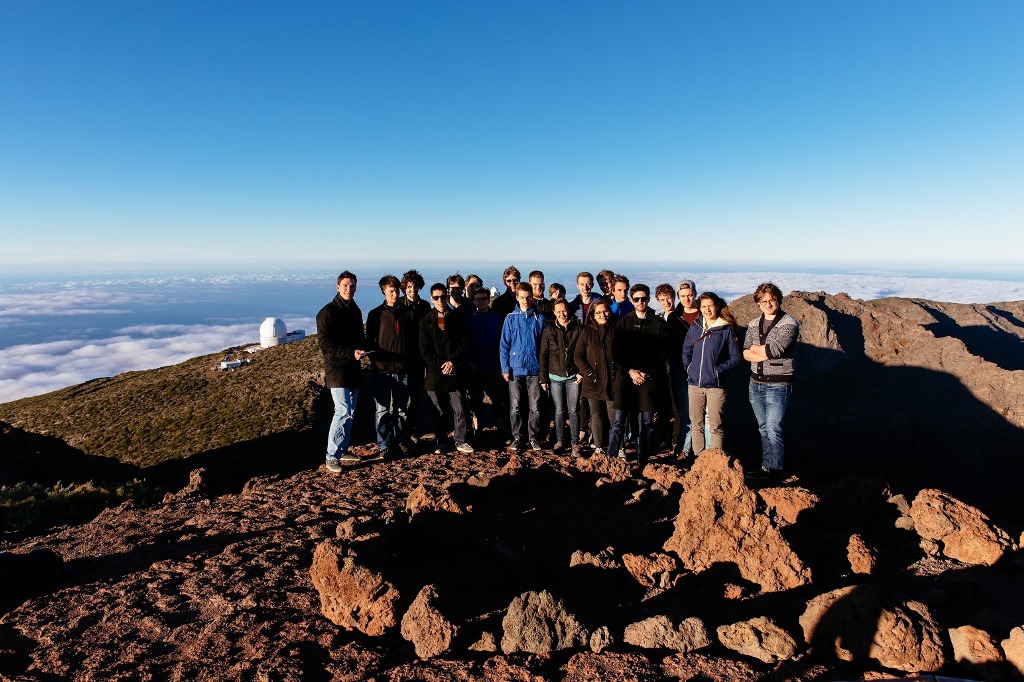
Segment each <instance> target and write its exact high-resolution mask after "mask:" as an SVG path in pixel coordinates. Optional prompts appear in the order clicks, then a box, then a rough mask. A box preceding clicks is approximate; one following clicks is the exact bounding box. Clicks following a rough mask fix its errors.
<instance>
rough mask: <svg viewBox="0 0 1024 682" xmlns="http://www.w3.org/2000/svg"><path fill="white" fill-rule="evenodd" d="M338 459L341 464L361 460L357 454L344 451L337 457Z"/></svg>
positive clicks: (354, 462) (356, 462) (357, 462)
mask: <svg viewBox="0 0 1024 682" xmlns="http://www.w3.org/2000/svg"><path fill="white" fill-rule="evenodd" d="M338 461H339V462H341V463H342V464H359V462H361V461H363V460H361V459H360V458H359V455H353V454H352V453H351V452H346V453H345V454H344V455H342V456H341V457H338Z"/></svg>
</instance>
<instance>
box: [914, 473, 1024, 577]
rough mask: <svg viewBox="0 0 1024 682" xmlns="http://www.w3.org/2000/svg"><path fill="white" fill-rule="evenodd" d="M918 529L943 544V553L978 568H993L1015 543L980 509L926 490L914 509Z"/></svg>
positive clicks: (921, 494)
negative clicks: (982, 566)
mask: <svg viewBox="0 0 1024 682" xmlns="http://www.w3.org/2000/svg"><path fill="white" fill-rule="evenodd" d="M910 515H911V517H913V519H914V528H915V529H916V530H917V532H918V534H919V535H920V536H921V537H923V538H926V539H928V540H934V541H936V542H941V543H942V553H943V554H944V555H945V556H947V557H949V558H950V559H956V560H957V561H961V562H963V563H965V564H971V565H974V566H981V565H984V566H991V565H992V564H994V563H996V562H997V561H999V559H1001V558H1002V556H1003V553H1004V552H1006V550H1008V549H1015V546H1014V542H1013V540H1011V539H1010V537H1009V536H1008V535H1007V534H1006V533H1005V532H1004V531H1003V530H1002V529H1000V528H998V527H996V526H995V525H994V524H993V523H992V522H991V521H989V518H988V517H987V516H985V514H983V513H982V512H981V511H980V510H979V509H975V508H974V507H972V506H970V505H968V504H964V503H963V502H961V501H959V500H957V499H956V498H954V497H951V496H950V495H947V494H946V493H944V492H942V491H941V490H931V489H929V490H922V491H921V492H919V493H918V494H917V497H915V498H914V503H913V504H912V505H911V507H910Z"/></svg>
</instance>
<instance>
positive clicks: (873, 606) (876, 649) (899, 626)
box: [800, 586, 945, 672]
mask: <svg viewBox="0 0 1024 682" xmlns="http://www.w3.org/2000/svg"><path fill="white" fill-rule="evenodd" d="M800 627H801V628H803V632H804V641H806V642H807V643H808V644H810V645H811V646H812V647H814V649H815V651H816V652H817V653H819V654H827V653H830V652H831V653H832V654H834V655H835V656H836V657H837V658H839V659H840V660H843V661H857V662H861V663H863V662H865V660H866V659H869V658H871V659H874V660H876V661H878V662H879V663H881V664H882V665H884V666H886V667H888V668H895V669H896V670H905V671H907V672H929V671H934V670H938V669H939V668H941V667H942V666H943V664H944V663H945V657H944V655H943V652H942V635H941V632H940V631H939V628H938V626H936V624H935V622H934V621H933V620H932V617H931V614H930V613H929V612H928V607H926V606H925V605H924V604H921V603H919V602H914V601H901V600H899V599H897V598H892V597H887V596H886V595H883V594H881V593H879V592H877V591H876V590H874V589H872V588H870V587H864V586H850V587H841V588H839V589H838V590H833V591H831V592H826V593H825V594H822V595H820V596H818V597H815V598H814V599H812V600H811V601H809V602H808V603H807V609H806V610H805V611H804V613H803V615H802V616H800Z"/></svg>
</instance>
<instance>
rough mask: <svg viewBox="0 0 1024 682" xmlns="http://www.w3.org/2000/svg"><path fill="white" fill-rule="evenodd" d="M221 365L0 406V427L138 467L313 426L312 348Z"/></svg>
mask: <svg viewBox="0 0 1024 682" xmlns="http://www.w3.org/2000/svg"><path fill="white" fill-rule="evenodd" d="M222 357H223V354H222V353H217V354H214V355H207V356H203V357H198V358H193V359H191V360H187V361H185V362H182V363H180V364H177V365H172V366H170V367H163V368H160V369H155V370H146V371H141V372H128V373H125V374H120V375H118V376H115V377H110V378H105V379H96V380H93V381H89V382H87V383H84V384H80V385H78V386H71V387H69V388H65V389H61V390H59V391H54V392H52V393H47V394H45V395H41V396H35V397H32V398H23V399H21V400H16V401H13V402H10V403H4V404H0V420H3V421H6V422H9V423H10V424H13V425H14V426H17V427H20V428H22V429H25V430H26V431H31V432H34V433H36V434H41V435H45V436H52V437H55V438H59V439H61V440H62V441H64V442H65V443H66V444H67V445H69V446H71V447H72V448H75V449H77V450H80V451H81V452H82V453H85V454H86V455H95V456H101V457H109V458H113V459H116V460H119V461H121V462H125V463H129V464H134V465H137V466H139V467H150V466H153V465H156V464H159V463H160V462H165V461H168V460H176V459H184V458H186V457H189V456H191V455H193V454H196V453H201V452H207V451H211V450H216V449H218V448H224V447H227V446H230V445H232V444H236V443H241V442H245V441H251V440H254V439H258V438H261V437H264V436H269V435H272V434H277V433H281V432H285V431H297V430H301V429H303V428H305V427H307V426H310V425H311V424H312V422H313V412H314V403H315V401H316V399H317V397H318V396H319V395H320V393H321V387H322V381H323V361H322V358H321V356H320V353H319V351H318V349H317V347H316V341H315V339H307V340H305V341H302V342H299V343H295V344H288V345H285V346H277V347H275V348H268V349H265V350H262V351H260V352H259V353H256V354H254V355H253V356H252V362H251V363H249V364H247V365H243V366H242V367H241V368H240V369H237V370H233V371H228V372H224V371H220V370H218V369H215V368H216V367H217V366H218V365H219V363H220V360H221V359H222Z"/></svg>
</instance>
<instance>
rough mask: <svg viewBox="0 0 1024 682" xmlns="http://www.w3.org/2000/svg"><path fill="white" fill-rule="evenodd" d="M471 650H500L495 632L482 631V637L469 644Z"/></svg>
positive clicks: (490, 651)
mask: <svg viewBox="0 0 1024 682" xmlns="http://www.w3.org/2000/svg"><path fill="white" fill-rule="evenodd" d="M469 650H470V651H483V652H486V653H494V652H495V651H497V650H498V640H497V639H496V638H495V636H494V634H493V633H490V632H486V631H485V632H482V633H480V639H478V640H477V641H475V642H473V643H472V644H470V645H469Z"/></svg>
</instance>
